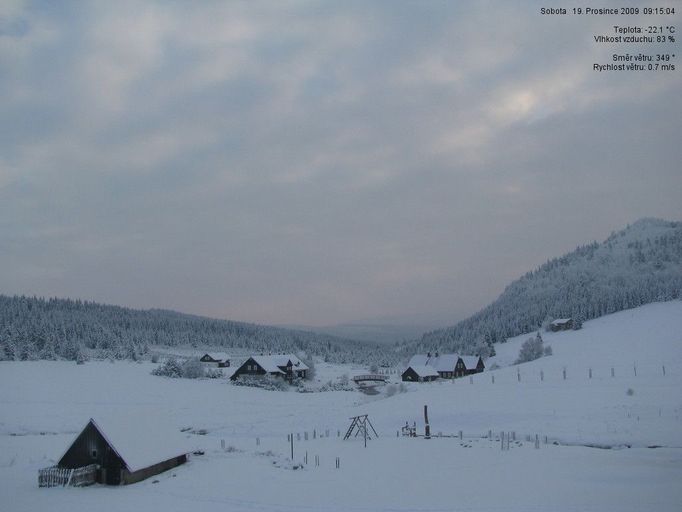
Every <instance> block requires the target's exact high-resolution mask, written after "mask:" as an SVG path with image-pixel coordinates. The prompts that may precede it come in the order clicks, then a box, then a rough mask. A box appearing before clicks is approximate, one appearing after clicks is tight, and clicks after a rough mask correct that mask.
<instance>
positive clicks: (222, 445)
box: [220, 439, 225, 450]
mask: <svg viewBox="0 0 682 512" xmlns="http://www.w3.org/2000/svg"><path fill="white" fill-rule="evenodd" d="M220 447H221V448H222V449H223V450H224V449H225V439H221V440H220Z"/></svg>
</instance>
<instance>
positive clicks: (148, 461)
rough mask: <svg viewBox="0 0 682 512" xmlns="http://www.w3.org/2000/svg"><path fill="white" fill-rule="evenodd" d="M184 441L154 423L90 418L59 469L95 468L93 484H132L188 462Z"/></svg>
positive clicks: (177, 435)
mask: <svg viewBox="0 0 682 512" xmlns="http://www.w3.org/2000/svg"><path fill="white" fill-rule="evenodd" d="M189 451H190V450H189V449H188V448H187V445H186V439H185V438H184V437H183V436H182V435H181V434H180V432H177V431H172V430H171V431H169V432H164V429H163V428H161V427H159V425H157V424H153V425H152V424H145V422H144V420H141V423H140V422H138V421H131V420H130V419H129V418H127V417H125V416H123V417H120V418H117V419H114V420H112V419H108V420H105V421H102V418H99V420H98V421H95V420H94V419H93V418H90V421H88V423H87V425H85V428H83V430H82V431H81V432H80V433H79V434H78V435H77V436H76V438H75V439H74V440H73V442H72V443H71V445H70V446H69V447H68V448H67V449H66V452H64V455H62V456H61V458H60V459H59V462H58V463H57V466H58V467H61V468H67V469H75V468H80V467H83V466H88V465H90V464H96V465H97V466H98V470H97V476H96V481H97V482H99V483H103V484H109V485H121V484H132V483H135V482H139V481H140V480H144V479H145V478H149V477H150V476H153V475H156V474H158V473H161V472H163V471H166V470H168V469H171V468H174V467H176V466H179V465H180V464H184V463H185V462H187V454H188V453H189Z"/></svg>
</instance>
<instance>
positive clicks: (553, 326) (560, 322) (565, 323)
mask: <svg viewBox="0 0 682 512" xmlns="http://www.w3.org/2000/svg"><path fill="white" fill-rule="evenodd" d="M571 329H573V319H572V318H557V319H556V320H554V321H553V322H552V323H550V324H549V330H550V331H552V332H557V331H570V330H571Z"/></svg>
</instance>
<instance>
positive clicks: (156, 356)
mask: <svg viewBox="0 0 682 512" xmlns="http://www.w3.org/2000/svg"><path fill="white" fill-rule="evenodd" d="M158 362H159V354H154V355H152V363H158Z"/></svg>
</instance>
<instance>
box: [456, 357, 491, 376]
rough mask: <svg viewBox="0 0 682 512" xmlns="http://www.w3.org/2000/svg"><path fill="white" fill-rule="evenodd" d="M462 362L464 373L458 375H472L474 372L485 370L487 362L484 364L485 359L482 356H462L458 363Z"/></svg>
mask: <svg viewBox="0 0 682 512" xmlns="http://www.w3.org/2000/svg"><path fill="white" fill-rule="evenodd" d="M460 362H461V363H462V367H460V368H463V370H464V373H463V374H462V375H458V377H462V376H464V375H471V374H473V373H481V372H482V371H483V370H485V364H483V359H481V357H480V356H460V357H459V361H458V364H459V363H460Z"/></svg>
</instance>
